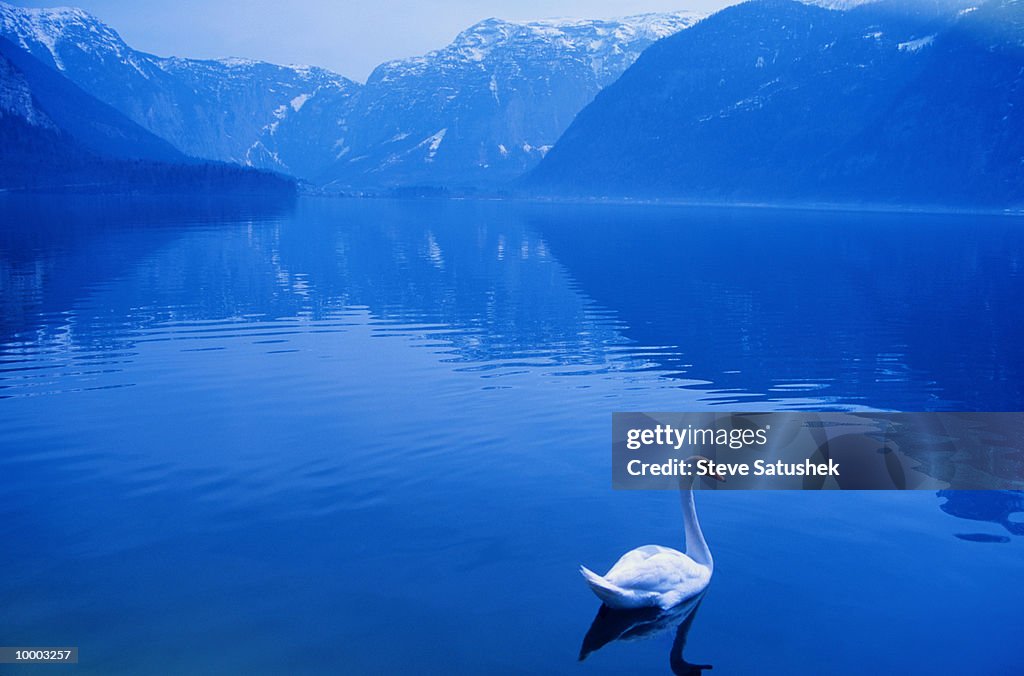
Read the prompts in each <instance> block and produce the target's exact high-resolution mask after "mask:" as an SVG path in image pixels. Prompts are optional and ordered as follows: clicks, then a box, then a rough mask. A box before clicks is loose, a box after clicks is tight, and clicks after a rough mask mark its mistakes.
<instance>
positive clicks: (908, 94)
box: [524, 0, 1024, 205]
mask: <svg viewBox="0 0 1024 676" xmlns="http://www.w3.org/2000/svg"><path fill="white" fill-rule="evenodd" d="M1022 11H1024V4H1022V3H1021V2H1018V1H1017V0H992V1H991V2H988V3H985V4H983V5H981V6H980V7H978V8H970V7H966V8H965V7H960V8H957V7H955V6H954V7H953V9H950V5H949V4H945V3H924V2H920V3H899V2H877V3H871V4H863V5H860V6H857V7H853V8H852V9H849V10H848V11H833V10H829V9H826V8H822V7H819V6H814V5H809V4H802V3H797V2H790V1H788V0H753V1H752V2H748V3H745V4H742V5H737V6H734V7H730V8H727V9H724V10H722V11H721V12H719V13H717V14H715V15H713V16H711V17H709V18H707V19H705V20H704V21H702V22H701V23H699V24H698V25H697V26H695V27H693V28H691V29H690V30H687V31H683V32H682V33H679V34H677V35H674V36H672V37H669V38H666V39H665V40H662V41H660V42H658V43H657V44H655V45H653V46H652V47H651V48H650V49H648V50H647V51H646V52H645V53H644V54H643V56H642V57H641V58H640V59H638V60H637V62H636V63H635V64H634V65H633V66H632V67H631V68H630V69H629V70H627V71H626V72H625V73H624V74H623V75H622V77H621V78H620V79H619V80H618V81H616V82H615V83H614V84H613V85H611V86H609V87H608V88H606V89H605V90H603V91H602V92H601V93H600V94H599V95H598V96H597V97H596V99H595V100H594V102H593V103H592V104H591V105H589V106H588V107H587V108H585V109H584V110H583V111H581V113H580V114H579V115H578V116H577V118H576V120H575V121H574V123H573V124H572V125H571V126H570V128H569V129H568V130H567V131H566V132H565V134H564V135H563V136H562V138H561V139H560V140H559V141H558V143H557V144H556V145H555V147H554V148H553V149H552V150H551V152H550V153H548V155H547V156H546V158H545V159H544V161H543V162H541V163H540V165H539V166H538V167H537V168H536V169H535V170H534V171H533V172H532V173H531V174H530V175H529V176H528V177H527V179H526V180H525V181H524V185H526V186H527V187H529V188H530V189H532V190H536V191H539V192H543V193H571V194H577V195H590V196H610V195H616V196H625V195H631V196H643V197H675V198H686V199H698V200H708V199H711V200H737V199H740V200H800V201H806V200H811V201H842V202H904V203H916V204H971V205H974V204H987V205H1007V204H1020V203H1021V202H1022V201H1024V135H1021V134H1020V133H1019V132H1020V130H1021V129H1024V119H1022V116H1024V48H1022V47H1024V18H1022Z"/></svg>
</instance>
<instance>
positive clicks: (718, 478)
mask: <svg viewBox="0 0 1024 676" xmlns="http://www.w3.org/2000/svg"><path fill="white" fill-rule="evenodd" d="M711 476H713V477H715V481H721V482H722V483H723V484H724V483H725V475H724V474H712V475H711Z"/></svg>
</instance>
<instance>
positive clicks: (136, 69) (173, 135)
mask: <svg viewBox="0 0 1024 676" xmlns="http://www.w3.org/2000/svg"><path fill="white" fill-rule="evenodd" d="M0 37H6V38H7V39H8V40H10V41H11V42H13V43H14V44H16V45H18V46H19V47H21V48H22V49H23V50H25V51H27V52H28V53H29V54H31V55H32V56H34V57H35V58H37V59H39V60H40V61H41V62H43V63H44V64H46V65H48V66H50V67H51V68H53V69H54V70H56V71H57V72H59V73H61V74H62V75H64V76H65V77H67V78H68V79H70V80H71V81H73V82H74V83H75V84H77V85H78V86H79V87H81V88H82V89H83V90H85V91H86V92H87V93H89V94H91V95H92V96H94V97H95V98H97V99H99V100H101V101H103V102H104V103H107V104H108V105H110V106H113V107H114V108H116V109H118V110H120V111H121V112H122V113H124V114H125V115H127V116H128V117H129V118H130V119H131V120H133V121H134V122H136V123H138V124H139V125H141V126H142V127H144V128H146V129H147V130H149V131H150V132H152V133H153V134H156V135H157V136H159V137H161V138H163V139H166V140H167V141H169V142H170V143H171V144H173V145H174V146H175V147H176V148H177V149H178V150H180V151H181V152H183V153H185V154H187V155H192V156H195V157H203V158H208V159H215V160H223V161H227V162H237V163H239V164H243V165H248V166H254V167H262V168H267V169H273V170H277V171H284V172H288V173H292V174H295V175H303V174H306V173H308V172H310V171H311V168H310V167H308V166H306V163H307V162H308V161H309V160H308V153H307V152H306V151H305V149H306V147H307V145H308V144H317V145H320V144H326V145H328V146H329V144H330V142H332V141H333V140H334V139H336V138H337V135H336V129H334V128H332V126H336V124H337V123H336V120H335V121H334V123H333V125H332V123H331V120H330V118H329V117H328V118H325V119H323V120H320V121H319V122H318V125H317V128H316V129H310V128H309V125H303V126H301V127H299V128H297V129H295V130H294V131H293V132H291V134H290V135H289V134H288V133H285V132H284V131H283V130H282V128H281V127H282V125H283V123H285V122H286V121H287V120H288V118H289V117H292V116H294V115H295V114H296V113H298V112H299V111H300V110H301V109H302V108H304V107H305V106H307V105H309V104H311V103H313V101H316V100H317V99H318V98H325V99H327V98H329V99H330V100H331V102H332V106H331V107H332V109H333V108H336V107H343V103H344V101H345V99H346V98H347V97H348V96H349V95H350V94H351V93H353V92H354V91H355V90H356V89H358V85H356V84H355V83H354V82H351V81H350V80H347V79H346V78H343V77H341V76H340V75H337V74H335V73H331V72H330V71H327V70H324V69H321V68H310V67H304V66H278V65H274V64H269V63H264V62H260V61H248V60H242V59H223V60H219V61H201V60H194V59H179V58H159V57H156V56H153V55H152V54H147V53H145V52H140V51H137V50H134V49H132V48H131V47H129V46H128V45H127V44H125V42H124V41H123V40H122V39H121V37H120V36H119V35H118V34H117V32H116V31H114V30H113V29H112V28H110V27H109V26H107V25H106V24H104V23H103V22H101V21H99V20H98V19H96V18H95V17H93V16H92V15H90V14H89V13H87V12H85V11H83V10H80V9H67V8H56V9H35V8H21V7H14V6H12V5H9V4H6V3H3V2H0ZM316 107H317V106H315V105H314V106H310V109H311V110H312V109H314V108H316ZM296 138H297V141H296V140H295V139H296Z"/></svg>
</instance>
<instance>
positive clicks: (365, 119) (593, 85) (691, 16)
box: [323, 12, 701, 186]
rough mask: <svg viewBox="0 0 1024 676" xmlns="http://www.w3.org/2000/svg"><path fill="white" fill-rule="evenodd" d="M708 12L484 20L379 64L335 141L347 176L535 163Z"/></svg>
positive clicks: (466, 176) (444, 172)
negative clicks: (611, 89)
mask: <svg viewBox="0 0 1024 676" xmlns="http://www.w3.org/2000/svg"><path fill="white" fill-rule="evenodd" d="M700 18H701V15H699V14H695V13H688V12H685V13H684V12H680V13H673V14H646V15H640V16H633V17H627V18H624V19H619V20H557V19H552V20H544V21H531V22H524V23H514V22H509V21H502V20H500V19H487V20H485V21H481V22H480V23H477V24H475V25H474V26H471V27H470V28H468V29H466V30H465V31H463V32H462V33H460V34H459V35H458V36H457V37H456V38H455V40H454V41H453V42H452V43H451V44H450V45H448V46H447V47H445V48H443V49H440V50H437V51H434V52H430V53H428V54H426V55H424V56H421V57H415V58H409V59H402V60H398V61H391V62H388V63H385V64H383V65H381V66H379V67H378V68H377V69H376V70H375V71H374V72H373V73H372V74H371V75H370V78H369V80H368V81H367V83H366V86H365V87H363V88H362V90H361V91H360V92H359V94H358V96H357V101H356V102H355V105H354V106H353V108H352V110H351V111H350V112H349V113H348V117H347V120H346V121H345V123H344V129H343V130H342V133H341V134H339V135H338V137H337V139H336V140H335V141H334V143H333V144H332V150H333V154H334V158H335V162H334V165H333V166H332V167H331V168H330V170H329V171H328V172H326V173H325V174H324V176H323V178H324V179H325V180H333V181H334V182H335V183H336V184H340V185H356V186H359V185H367V186H380V185H409V184H429V185H460V184H472V185H486V184H489V183H499V182H502V181H506V180H508V179H510V178H512V177H514V176H516V175H518V174H520V173H522V172H523V171H524V170H526V169H529V168H530V167H532V166H534V165H535V164H536V163H537V162H538V161H540V159H541V158H542V157H543V156H544V153H545V152H546V151H547V149H548V148H550V147H551V145H552V144H553V143H554V142H555V140H557V139H558V137H559V135H560V134H561V133H562V132H563V131H564V130H565V128H566V127H568V125H569V123H570V122H572V119H573V117H574V116H575V115H576V113H577V112H579V111H580V109H582V108H583V106H585V105H586V104H587V103H589V102H590V101H591V100H592V99H593V97H594V96H595V95H596V94H597V92H598V91H600V90H601V88H603V87H604V86H606V85H608V84H609V83H611V82H612V81H614V80H615V79H616V78H617V77H618V76H619V75H620V74H621V73H622V72H623V71H624V70H625V69H626V68H628V67H629V66H630V65H631V64H632V63H633V62H634V61H635V60H636V58H637V57H638V56H639V55H640V53H641V52H642V51H643V50H644V49H645V48H646V47H648V46H649V45H650V44H652V43H653V42H655V41H656V40H658V39H660V38H663V37H665V36H668V35H671V34H673V33H676V32H678V31H680V30H682V29H684V28H687V27H689V26H692V25H693V24H694V23H696V22H697V21H698V20H700Z"/></svg>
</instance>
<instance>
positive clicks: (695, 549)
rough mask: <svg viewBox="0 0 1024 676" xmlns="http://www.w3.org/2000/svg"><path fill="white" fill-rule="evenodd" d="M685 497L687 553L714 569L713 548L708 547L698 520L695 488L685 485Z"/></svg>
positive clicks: (684, 519)
mask: <svg viewBox="0 0 1024 676" xmlns="http://www.w3.org/2000/svg"><path fill="white" fill-rule="evenodd" d="M682 498H683V531H684V534H685V537H686V555H687V556H689V557H690V558H691V559H693V560H694V561H696V562H697V563H700V564H702V565H705V566H707V567H708V568H711V569H714V567H715V562H714V560H713V559H712V558H711V550H710V549H709V548H708V543H707V540H705V539H704V533H703V532H702V531H701V529H700V522H699V521H698V520H697V507H696V505H695V504H694V502H693V488H692V487H691V486H684V487H683V488H682Z"/></svg>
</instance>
